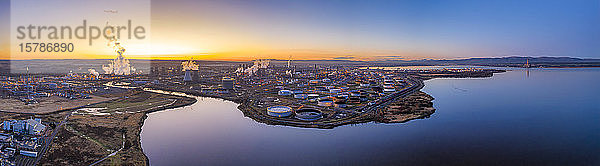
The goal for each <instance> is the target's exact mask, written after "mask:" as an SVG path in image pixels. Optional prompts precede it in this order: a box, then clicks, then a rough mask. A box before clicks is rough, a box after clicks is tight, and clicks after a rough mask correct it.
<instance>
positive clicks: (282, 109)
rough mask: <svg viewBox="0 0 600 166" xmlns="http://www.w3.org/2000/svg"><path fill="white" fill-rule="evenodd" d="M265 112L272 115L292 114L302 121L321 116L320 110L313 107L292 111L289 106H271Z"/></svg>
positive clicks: (285, 115)
mask: <svg viewBox="0 0 600 166" xmlns="http://www.w3.org/2000/svg"><path fill="white" fill-rule="evenodd" d="M267 114H268V115H269V116H273V117H279V118H282V117H290V116H292V114H294V117H295V118H296V119H300V120H303V121H315V120H319V119H321V118H322V116H323V115H322V113H321V111H319V110H317V109H313V108H301V109H298V110H296V111H293V109H292V108H291V107H288V106H271V107H268V108H267Z"/></svg>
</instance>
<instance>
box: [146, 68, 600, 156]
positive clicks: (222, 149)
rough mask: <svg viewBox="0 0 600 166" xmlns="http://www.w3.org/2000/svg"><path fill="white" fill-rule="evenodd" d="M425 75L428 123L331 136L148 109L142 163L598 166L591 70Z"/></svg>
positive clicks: (233, 117)
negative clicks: (430, 110) (454, 76)
mask: <svg viewBox="0 0 600 166" xmlns="http://www.w3.org/2000/svg"><path fill="white" fill-rule="evenodd" d="M526 72H527V71H526V70H514V71H509V72H506V73H501V74H497V75H495V76H494V77H492V78H478V79H434V80H428V81H426V83H425V84H426V86H425V88H424V91H425V92H427V93H429V94H430V95H432V96H434V97H435V98H436V99H435V100H434V107H436V109H437V111H436V113H435V114H433V115H432V116H431V118H428V119H423V120H415V121H410V122H408V123H404V124H375V123H368V124H359V125H353V126H341V127H337V128H335V129H331V130H322V129H303V128H295V127H284V126H270V125H266V124H262V123H256V122H255V121H253V120H252V119H249V118H246V117H244V116H243V114H242V113H241V112H240V111H239V110H237V109H236V107H237V104H235V103H233V102H229V101H224V100H220V99H212V98H199V102H197V103H195V104H193V105H191V106H187V107H184V108H178V109H174V110H170V111H163V112H156V113H151V114H150V115H149V117H148V119H147V120H146V121H145V124H144V126H143V131H142V147H143V149H144V152H145V153H146V154H147V156H148V158H149V159H150V164H151V165H284V164H285V165H416V164H418V165H440V164H442V165H599V164H600V141H598V140H600V123H599V122H600V113H599V112H598V111H599V110H600V102H599V101H600V97H599V95H598V94H599V93H600V87H599V86H597V85H598V83H600V77H598V76H599V75H600V70H598V69H536V70H531V71H529V72H531V77H523V75H526Z"/></svg>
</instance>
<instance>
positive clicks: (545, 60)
mask: <svg viewBox="0 0 600 166" xmlns="http://www.w3.org/2000/svg"><path fill="white" fill-rule="evenodd" d="M527 60H529V63H589V62H600V59H582V58H572V57H517V56H511V57H500V58H468V59H456V60H426V61H431V62H454V63H467V64H498V63H501V64H515V63H516V64H524V63H526V62H527Z"/></svg>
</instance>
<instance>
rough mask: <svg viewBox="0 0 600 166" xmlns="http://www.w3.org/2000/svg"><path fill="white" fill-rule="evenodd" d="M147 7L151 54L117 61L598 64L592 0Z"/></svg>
mask: <svg viewBox="0 0 600 166" xmlns="http://www.w3.org/2000/svg"><path fill="white" fill-rule="evenodd" d="M151 2H152V3H151V10H150V11H151V44H150V48H151V49H148V50H141V49H139V50H137V51H136V50H135V48H136V47H133V48H132V47H129V48H132V49H133V50H132V49H130V51H128V52H129V53H132V54H135V53H137V54H144V55H132V54H131V55H126V56H131V57H135V58H159V59H187V58H189V57H195V59H205V60H251V59H255V58H278V59H287V58H288V57H289V56H290V55H291V56H292V57H293V59H347V60H348V59H349V60H390V59H423V58H434V59H442V58H465V57H500V56H513V55H519V56H571V57H584V58H600V46H598V45H599V43H600V1H598V0H587V1H585V0H563V1H553V0H546V1H539V0H533V1H531V0H519V1H513V2H508V1H505V0H487V1H475V0H473V1H423V0H420V1H402V0H397V1H366V0H365V1H356V0H236V1H231V0H219V1H212V0H207V1H201V0H152V1H151ZM64 5H69V4H64ZM10 6H11V5H10V1H9V0H0V22H2V24H1V25H0V58H2V59H10V54H9V53H8V50H10V49H9V45H10V36H9V35H10V30H11V27H10V26H9V25H8V24H9V23H10V17H11V16H10ZM74 8H76V7H75V6H74ZM99 12H102V11H99ZM72 14H73V15H77V14H78V13H77V11H73V13H72ZM123 44H124V45H125V46H127V44H128V43H127V42H126V41H124V43H123ZM81 54H87V56H81V57H79V58H111V56H112V55H110V54H106V52H102V51H97V52H96V51H94V50H93V49H90V50H85V52H82V53H81ZM34 59H35V57H34Z"/></svg>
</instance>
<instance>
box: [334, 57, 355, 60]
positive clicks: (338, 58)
mask: <svg viewBox="0 0 600 166" xmlns="http://www.w3.org/2000/svg"><path fill="white" fill-rule="evenodd" d="M333 59H335V60H347V59H354V57H353V56H338V57H334V58H333Z"/></svg>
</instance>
